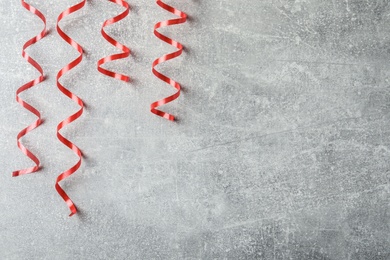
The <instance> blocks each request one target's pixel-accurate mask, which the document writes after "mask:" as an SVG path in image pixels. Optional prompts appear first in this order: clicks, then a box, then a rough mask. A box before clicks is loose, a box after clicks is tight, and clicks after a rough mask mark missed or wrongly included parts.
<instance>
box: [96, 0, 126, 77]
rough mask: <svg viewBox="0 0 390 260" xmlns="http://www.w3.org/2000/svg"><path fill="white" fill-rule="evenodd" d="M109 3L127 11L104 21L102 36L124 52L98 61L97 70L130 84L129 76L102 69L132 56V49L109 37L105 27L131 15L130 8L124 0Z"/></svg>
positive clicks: (114, 0) (111, 0)
mask: <svg viewBox="0 0 390 260" xmlns="http://www.w3.org/2000/svg"><path fill="white" fill-rule="evenodd" d="M109 1H110V2H113V3H115V4H119V5H121V6H123V7H124V8H126V9H125V11H124V12H122V13H121V14H119V15H117V16H115V17H113V18H111V19H108V20H106V21H104V23H103V26H102V30H101V33H102V36H103V37H104V39H106V40H107V41H108V42H109V43H111V44H112V45H114V46H115V47H117V48H118V49H120V50H121V51H122V53H118V54H113V55H109V56H107V57H104V58H102V59H100V60H99V61H98V63H97V66H98V67H97V69H98V71H99V72H101V73H103V74H104V75H106V76H109V77H112V78H115V79H119V80H122V81H124V82H128V81H130V77H129V76H126V75H123V74H119V73H115V72H112V71H110V70H107V69H104V68H102V67H101V66H102V65H103V64H104V63H106V62H109V61H114V60H119V59H124V58H127V57H129V56H130V49H129V48H128V47H127V46H125V45H123V44H121V43H119V42H117V41H116V40H115V39H113V38H112V37H111V36H109V35H108V34H107V33H106V32H105V31H104V27H106V26H108V25H111V24H114V23H116V22H119V21H120V20H122V19H124V18H125V17H126V16H127V15H128V14H129V11H130V6H129V4H128V3H127V2H126V1H124V0H109Z"/></svg>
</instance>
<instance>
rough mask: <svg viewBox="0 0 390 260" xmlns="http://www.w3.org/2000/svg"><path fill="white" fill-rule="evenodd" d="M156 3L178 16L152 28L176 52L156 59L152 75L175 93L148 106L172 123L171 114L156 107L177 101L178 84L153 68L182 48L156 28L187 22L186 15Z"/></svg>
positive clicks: (180, 51)
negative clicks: (166, 84)
mask: <svg viewBox="0 0 390 260" xmlns="http://www.w3.org/2000/svg"><path fill="white" fill-rule="evenodd" d="M156 3H157V4H158V5H159V6H160V7H161V8H163V9H165V10H167V11H168V12H171V13H173V14H175V15H177V16H180V18H176V19H171V20H167V21H163V22H158V23H157V24H156V25H155V26H154V35H156V37H157V38H159V39H160V40H162V41H164V42H166V43H168V44H170V45H172V46H174V47H176V48H177V49H178V50H177V51H175V52H173V53H170V54H166V55H164V56H162V57H161V58H158V59H156V60H155V61H154V62H153V64H152V72H153V74H154V75H155V76H156V77H157V78H159V79H161V80H162V81H164V82H166V83H168V84H170V85H171V86H173V87H174V88H176V89H177V92H176V93H175V94H173V95H171V96H169V97H166V98H164V99H161V100H159V101H156V102H154V103H152V104H151V105H150V111H151V112H152V113H154V114H156V115H158V116H161V117H164V118H166V119H168V120H171V121H174V120H175V117H174V116H173V115H171V114H168V113H166V112H163V111H161V110H159V109H157V107H159V106H162V105H164V104H167V103H169V102H172V101H173V100H175V99H177V98H178V97H179V96H180V88H181V86H180V84H179V83H178V82H176V81H174V80H172V79H170V78H168V77H167V76H165V75H163V74H162V73H160V72H158V71H157V70H156V69H155V67H156V66H157V65H158V64H160V63H162V62H165V61H168V60H171V59H174V58H176V57H178V56H180V55H181V53H182V52H183V46H182V45H181V44H180V43H179V42H177V41H174V40H172V39H170V38H168V37H166V36H165V35H162V34H161V33H159V32H158V31H157V29H158V28H161V27H165V26H170V25H174V24H181V23H185V22H186V21H187V15H186V14H185V13H183V12H181V11H179V10H177V9H175V8H173V7H172V6H169V5H167V4H165V3H163V2H162V1H161V0H157V1H156Z"/></svg>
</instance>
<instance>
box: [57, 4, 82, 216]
mask: <svg viewBox="0 0 390 260" xmlns="http://www.w3.org/2000/svg"><path fill="white" fill-rule="evenodd" d="M85 3H86V0H82V1H81V2H80V3H78V4H76V5H73V6H71V7H70V8H68V9H66V10H65V11H63V12H62V13H61V14H60V15H59V16H58V18H57V24H56V28H57V32H58V34H59V35H60V36H61V38H62V39H64V40H65V41H66V42H67V43H68V44H70V45H71V46H72V47H73V48H75V49H76V50H77V51H78V52H79V54H80V55H79V56H78V57H77V58H76V59H75V60H73V61H72V62H71V63H69V64H68V65H66V66H65V67H64V68H62V69H61V70H60V71H59V72H58V74H57V87H58V89H59V90H60V91H61V92H62V93H63V94H64V95H66V96H67V97H69V98H70V99H72V100H73V101H74V102H76V103H77V104H78V105H79V106H80V109H79V110H78V111H77V112H76V113H74V114H73V115H71V116H69V117H68V118H66V119H65V120H63V121H61V122H60V123H59V124H58V126H57V138H58V139H59V140H60V141H61V142H62V143H63V144H64V145H66V146H67V147H68V148H70V149H72V150H73V152H75V153H76V154H77V156H78V157H79V160H78V161H77V163H76V164H75V165H74V166H73V167H71V168H70V169H68V170H66V171H64V172H62V173H61V174H60V175H59V176H58V177H57V180H56V184H55V188H56V190H57V192H58V194H59V195H60V196H61V197H62V199H63V200H64V201H65V202H66V204H67V205H68V207H69V209H70V211H71V213H70V215H69V216H72V215H74V214H76V213H77V208H76V206H75V204H74V203H73V201H72V200H71V199H70V198H69V196H68V195H67V194H66V192H65V191H64V190H63V189H62V188H61V186H60V185H59V182H61V181H62V180H64V179H65V178H67V177H69V176H70V175H72V174H73V173H74V172H76V171H77V170H78V169H79V168H80V166H81V159H82V154H81V150H80V149H79V148H78V147H77V146H76V145H75V144H73V143H72V142H71V141H69V140H68V139H66V138H65V137H64V136H62V135H61V133H60V130H61V129H62V128H63V127H65V126H66V125H68V124H70V123H72V122H73V121H75V120H76V119H77V118H79V117H80V116H81V115H82V113H83V109H84V104H83V101H82V100H81V99H80V98H79V97H78V96H76V95H75V94H73V93H72V92H70V91H69V90H68V89H66V88H65V87H64V86H63V85H61V83H60V82H59V79H60V78H61V77H62V76H63V75H64V74H65V73H66V72H68V71H70V70H71V69H73V68H74V67H76V66H77V65H78V64H79V63H80V62H81V61H82V59H83V48H82V47H81V45H79V44H78V43H77V42H75V41H74V40H73V39H71V38H70V37H69V36H68V35H67V34H65V33H64V32H63V31H62V29H61V28H60V27H59V25H58V24H59V22H60V21H61V20H62V19H63V18H64V17H66V16H68V15H70V14H72V13H74V12H76V11H78V10H80V9H81V8H83V7H84V5H85Z"/></svg>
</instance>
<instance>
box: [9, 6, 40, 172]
mask: <svg viewBox="0 0 390 260" xmlns="http://www.w3.org/2000/svg"><path fill="white" fill-rule="evenodd" d="M21 3H22V6H23V7H24V8H26V9H27V10H28V11H30V12H31V13H33V14H35V15H36V16H38V17H39V18H40V19H41V20H42V21H43V23H44V28H43V30H42V31H41V32H40V33H39V34H38V35H37V36H35V37H33V38H31V39H30V40H28V41H27V42H26V43H25V44H24V45H23V48H22V56H23V58H24V59H25V60H27V62H28V63H30V64H31V65H32V66H34V68H35V69H37V70H38V71H39V73H40V74H41V75H40V76H39V77H38V78H36V79H34V80H32V81H30V82H27V83H26V84H24V85H23V86H21V87H20V88H19V89H18V90H17V91H16V101H17V102H18V103H19V104H20V105H21V106H22V107H24V108H25V109H27V110H28V111H30V112H31V113H33V114H34V115H36V116H37V117H38V119H37V120H36V121H34V122H33V123H32V124H31V125H29V126H27V127H26V128H24V129H23V130H22V131H20V132H19V134H18V135H17V137H16V142H17V145H18V147H19V149H20V150H21V151H22V153H24V154H25V155H26V156H27V157H29V158H30V159H31V160H32V161H33V162H34V163H35V166H33V167H29V168H26V169H23V170H18V171H14V172H13V173H12V176H13V177H16V176H19V175H23V174H28V173H33V172H36V171H38V170H39V167H40V162H39V159H38V158H37V157H36V156H35V155H34V154H33V153H32V152H30V151H29V150H28V149H27V148H26V147H25V146H24V145H23V144H22V143H21V142H20V139H21V138H22V137H23V136H25V135H26V134H27V133H29V132H30V131H32V130H33V129H35V128H37V127H38V126H39V125H40V124H41V123H42V119H41V114H40V113H39V111H38V110H37V109H35V108H34V107H33V106H31V105H30V104H28V103H27V102H25V101H24V100H23V99H21V98H20V97H19V94H20V93H22V92H23V91H25V90H27V89H29V88H32V87H34V86H35V85H37V84H39V83H41V82H42V81H44V79H45V77H44V75H43V70H42V67H41V66H40V65H39V64H38V63H37V62H36V61H35V60H34V59H32V58H31V57H30V56H28V54H27V53H26V51H25V50H26V49H27V48H28V47H29V46H31V45H33V44H34V43H36V42H38V41H39V40H40V39H42V38H43V37H45V35H46V18H45V16H44V15H43V14H42V13H41V12H40V11H39V10H38V9H36V8H34V7H33V6H31V5H29V4H27V3H26V2H25V1H24V0H22V1H21Z"/></svg>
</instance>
